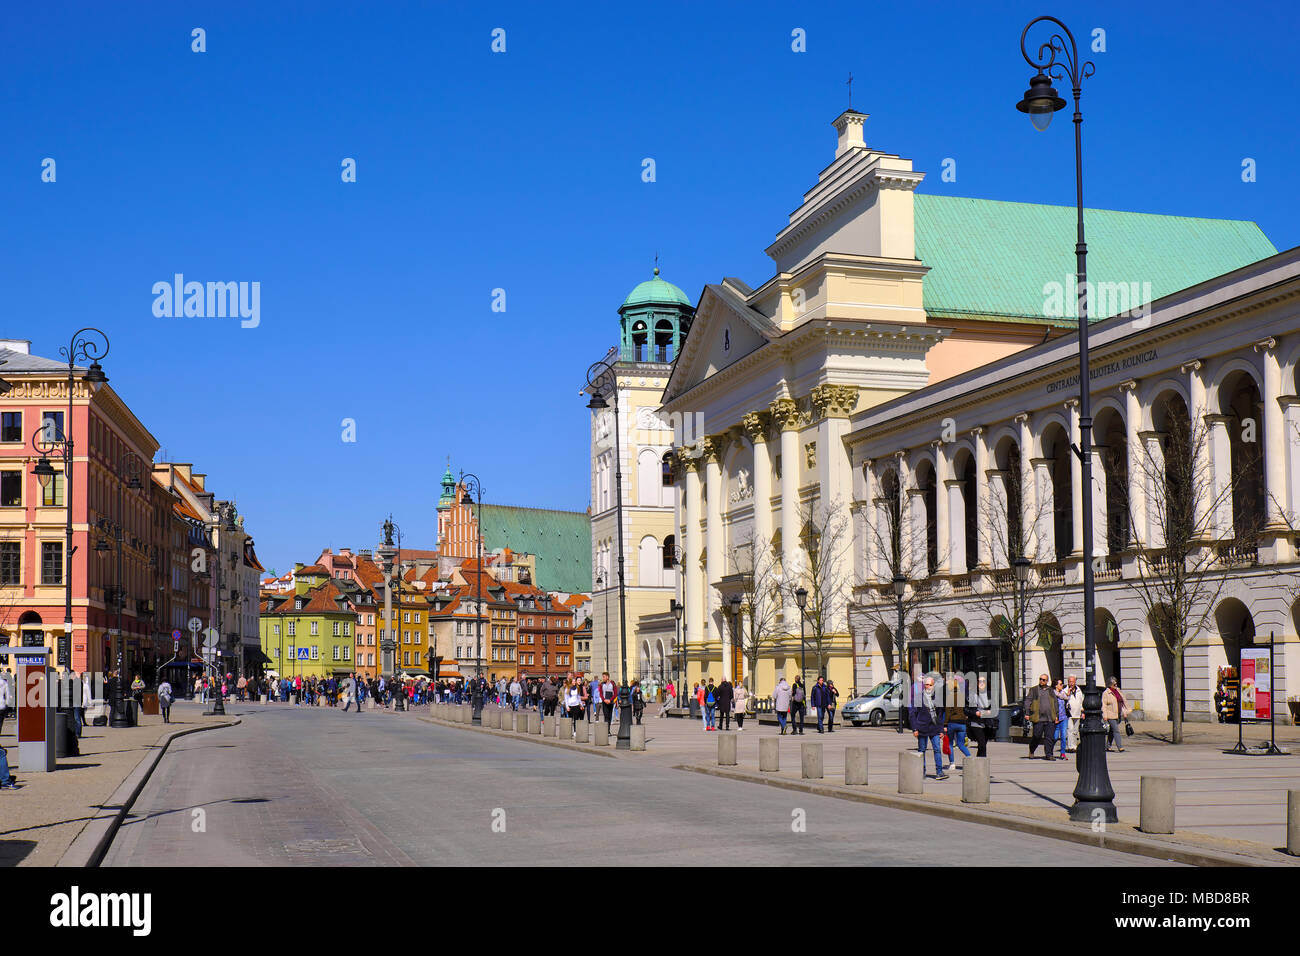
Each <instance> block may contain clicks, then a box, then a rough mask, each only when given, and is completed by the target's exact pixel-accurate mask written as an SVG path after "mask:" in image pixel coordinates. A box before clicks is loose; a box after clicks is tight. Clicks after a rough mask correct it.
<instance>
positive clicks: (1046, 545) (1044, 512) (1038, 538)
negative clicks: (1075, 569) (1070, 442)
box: [1029, 458, 1056, 564]
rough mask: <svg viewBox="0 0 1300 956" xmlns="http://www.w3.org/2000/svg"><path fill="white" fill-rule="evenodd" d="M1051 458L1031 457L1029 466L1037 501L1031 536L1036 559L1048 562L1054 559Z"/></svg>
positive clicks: (1054, 527)
mask: <svg viewBox="0 0 1300 956" xmlns="http://www.w3.org/2000/svg"><path fill="white" fill-rule="evenodd" d="M1054 464H1055V461H1054V460H1053V459H1051V458H1031V459H1029V467H1030V468H1031V469H1032V470H1033V476H1034V488H1035V491H1036V496H1035V500H1036V501H1037V502H1038V513H1037V515H1036V518H1037V520H1036V521H1035V522H1034V533H1033V538H1034V542H1035V547H1036V548H1037V551H1036V552H1035V553H1036V554H1037V555H1038V560H1039V561H1042V562H1043V563H1045V564H1050V563H1051V562H1053V561H1055V560H1056V499H1055V494H1056V491H1055V489H1054V488H1053V487H1052V466H1053V465H1054Z"/></svg>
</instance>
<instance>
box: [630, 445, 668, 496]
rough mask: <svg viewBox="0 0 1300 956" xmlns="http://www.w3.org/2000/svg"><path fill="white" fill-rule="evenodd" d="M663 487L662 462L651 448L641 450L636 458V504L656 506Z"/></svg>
mask: <svg viewBox="0 0 1300 956" xmlns="http://www.w3.org/2000/svg"><path fill="white" fill-rule="evenodd" d="M662 487H663V462H662V461H661V460H660V458H659V455H658V454H657V453H656V452H655V450H654V449H653V448H642V449H641V451H640V452H638V453H637V456H636V499H637V504H641V505H658V504H659V498H660V496H661V494H662V492H661V491H660V490H659V489H660V488H662Z"/></svg>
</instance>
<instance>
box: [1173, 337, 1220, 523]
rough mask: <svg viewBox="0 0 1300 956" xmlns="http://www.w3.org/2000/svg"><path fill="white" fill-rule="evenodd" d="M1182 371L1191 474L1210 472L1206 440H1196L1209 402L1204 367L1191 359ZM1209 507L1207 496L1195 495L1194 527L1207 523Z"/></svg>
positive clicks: (1216, 481) (1208, 408)
mask: <svg viewBox="0 0 1300 956" xmlns="http://www.w3.org/2000/svg"><path fill="white" fill-rule="evenodd" d="M1182 371H1183V374H1184V375H1186V376H1187V394H1188V395H1189V396H1190V398H1191V401H1190V402H1189V403H1188V409H1187V415H1188V418H1189V419H1190V424H1191V428H1192V432H1191V440H1192V448H1193V450H1194V451H1195V453H1196V461H1195V462H1194V464H1193V465H1192V474H1193V475H1205V474H1212V472H1210V471H1209V470H1208V469H1209V468H1210V463H1209V460H1208V459H1209V453H1210V449H1209V443H1208V442H1206V441H1198V438H1199V435H1198V432H1200V431H1201V429H1203V428H1205V427H1206V423H1205V416H1206V415H1208V414H1209V413H1210V407H1209V403H1208V402H1207V401H1206V398H1205V371H1204V367H1203V365H1202V363H1201V361H1200V360H1199V359H1193V360H1192V361H1190V362H1186V363H1184V364H1183V365H1182ZM1228 473H1230V472H1225V474H1228ZM1213 483H1214V484H1215V485H1216V486H1217V485H1218V484H1219V479H1218V477H1217V476H1216V477H1215V478H1214V480H1213ZM1209 508H1210V500H1209V497H1208V496H1206V495H1198V496H1197V497H1196V516H1195V519H1194V526H1195V527H1197V528H1205V527H1206V526H1207V525H1208V523H1209V518H1208V516H1207V512H1208V510H1209Z"/></svg>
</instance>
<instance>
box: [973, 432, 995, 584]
mask: <svg viewBox="0 0 1300 956" xmlns="http://www.w3.org/2000/svg"><path fill="white" fill-rule="evenodd" d="M970 433H971V437H972V438H973V439H974V440H975V501H974V502H973V504H974V506H975V508H976V512H975V518H976V522H977V524H976V527H977V528H978V533H977V534H976V536H975V566H976V568H980V569H984V568H989V567H992V554H991V551H990V548H989V543H990V537H991V533H990V532H991V527H990V524H989V522H990V521H991V520H992V517H993V516H992V513H991V512H990V510H989V506H988V502H990V501H992V498H991V497H990V491H989V478H988V472H989V444H988V434H987V432H986V431H985V429H984V428H983V427H978V428H972V429H971V432H970Z"/></svg>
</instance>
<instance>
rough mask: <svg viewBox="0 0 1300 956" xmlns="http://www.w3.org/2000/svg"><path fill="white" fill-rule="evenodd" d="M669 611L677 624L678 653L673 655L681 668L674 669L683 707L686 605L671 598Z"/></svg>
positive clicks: (679, 704) (684, 695)
mask: <svg viewBox="0 0 1300 956" xmlns="http://www.w3.org/2000/svg"><path fill="white" fill-rule="evenodd" d="M668 610H669V611H671V612H672V615H673V620H674V621H675V622H676V625H675V627H676V631H677V653H676V654H674V655H673V663H674V665H676V664H678V663H680V664H681V666H680V667H676V666H674V668H673V669H674V670H675V671H676V674H675V679H676V683H677V706H678V707H681V706H683V704H682V701H683V700H684V699H685V697H686V683H685V682H686V648H685V647H684V646H683V645H682V614H683V613H684V612H685V611H686V605H684V604H678V603H677V598H669V599H668Z"/></svg>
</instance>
